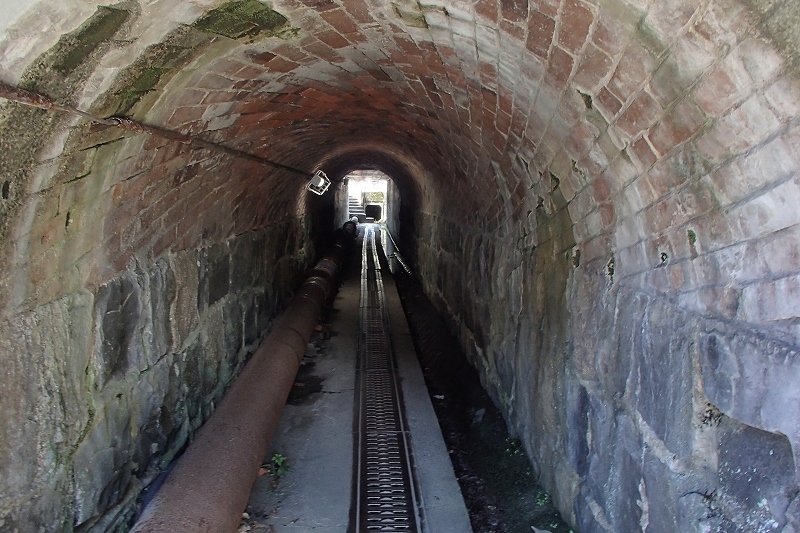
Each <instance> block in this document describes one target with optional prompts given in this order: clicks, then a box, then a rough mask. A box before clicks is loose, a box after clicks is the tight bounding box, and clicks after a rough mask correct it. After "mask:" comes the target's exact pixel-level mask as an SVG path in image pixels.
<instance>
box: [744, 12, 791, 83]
mask: <svg viewBox="0 0 800 533" xmlns="http://www.w3.org/2000/svg"><path fill="white" fill-rule="evenodd" d="M744 4H745V5H747V6H748V7H749V8H750V10H751V11H753V12H754V13H756V14H757V15H758V17H759V20H760V24H759V27H760V29H761V31H762V32H763V34H764V36H765V37H767V38H768V39H769V40H770V41H771V42H772V43H773V44H774V45H775V46H776V47H777V48H778V50H780V51H781V54H782V55H783V57H784V59H786V63H787V66H788V67H789V70H790V72H791V73H792V74H793V75H794V76H795V77H800V4H798V3H797V2H796V1H795V0H783V1H780V0H776V1H771V2H765V1H764V0H744Z"/></svg>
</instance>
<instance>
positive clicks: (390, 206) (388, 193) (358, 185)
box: [337, 170, 400, 235]
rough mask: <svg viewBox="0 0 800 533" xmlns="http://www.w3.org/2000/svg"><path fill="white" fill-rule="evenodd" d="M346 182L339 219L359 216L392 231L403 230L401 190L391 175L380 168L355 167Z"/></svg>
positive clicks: (395, 233)
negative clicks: (401, 224) (356, 168)
mask: <svg viewBox="0 0 800 533" xmlns="http://www.w3.org/2000/svg"><path fill="white" fill-rule="evenodd" d="M344 185H345V186H344V187H343V188H342V189H343V190H342V192H344V193H345V194H344V195H343V198H341V200H343V201H339V202H337V204H338V209H339V210H340V213H338V215H339V216H337V220H339V219H341V218H344V219H349V218H352V217H356V218H358V222H359V223H361V224H363V223H377V224H380V225H381V226H383V227H384V228H385V229H386V230H387V231H388V232H390V233H391V234H392V235H398V234H399V233H398V232H399V230H400V227H399V226H400V222H399V221H400V216H399V214H400V192H399V190H398V188H397V186H396V185H395V183H394V181H393V180H392V179H391V178H390V177H389V176H388V175H386V174H385V173H383V172H381V171H380V170H354V171H352V172H350V173H349V174H347V175H346V176H345V178H344Z"/></svg>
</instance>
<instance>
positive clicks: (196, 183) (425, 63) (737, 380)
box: [0, 0, 800, 533]
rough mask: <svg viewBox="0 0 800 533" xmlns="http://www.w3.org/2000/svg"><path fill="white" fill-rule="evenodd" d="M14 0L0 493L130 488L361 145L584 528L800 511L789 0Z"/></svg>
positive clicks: (418, 272) (160, 463) (747, 527)
mask: <svg viewBox="0 0 800 533" xmlns="http://www.w3.org/2000/svg"><path fill="white" fill-rule="evenodd" d="M0 13H2V16H1V17H0V81H2V82H3V84H4V87H5V89H4V93H3V94H4V99H3V100H0V143H1V145H2V152H0V245H1V246H2V252H0V287H2V290H0V309H2V311H1V312H2V317H1V318H0V331H2V334H1V335H0V357H2V373H0V383H1V385H2V386H1V387H0V411H2V415H0V465H1V467H2V471H3V476H2V488H1V490H0V494H1V495H0V529H2V530H8V531H17V530H18V531H62V530H63V531H72V530H76V531H90V530H98V531H99V530H106V529H114V528H117V527H124V526H123V524H126V523H128V522H129V521H130V519H131V516H132V515H133V513H135V509H136V508H137V505H138V499H139V498H140V497H141V495H142V492H143V490H144V489H145V488H146V487H147V486H148V485H149V484H150V483H151V482H152V481H153V479H155V477H156V475H157V474H158V473H159V472H160V471H162V470H163V469H164V468H165V467H166V466H167V465H168V464H170V463H171V462H172V461H173V459H174V458H175V457H177V456H179V455H180V454H181V453H182V451H183V450H184V449H185V447H186V445H187V443H188V442H189V441H191V439H192V437H193V436H194V435H195V434H196V432H197V430H198V429H199V428H200V427H201V425H202V424H203V422H204V421H206V420H207V419H208V417H209V416H210V415H211V413H212V412H213V411H214V409H215V407H216V406H217V405H218V403H219V402H220V399H221V398H222V396H223V393H224V391H225V390H226V389H227V388H228V387H229V385H230V384H231V383H232V382H233V380H234V378H235V377H236V376H237V375H238V374H239V373H240V371H241V369H242V368H243V366H244V364H245V362H246V361H247V360H248V359H249V358H250V356H251V355H252V353H253V352H254V351H255V349H256V347H257V346H258V345H259V343H260V341H261V340H262V339H263V338H264V336H265V334H266V332H267V331H269V328H270V327H271V325H272V324H273V321H274V319H275V318H276V317H277V316H278V315H279V313H280V311H281V310H282V309H283V308H284V306H285V305H286V304H287V303H288V302H289V301H290V300H291V297H292V294H293V292H294V291H295V290H296V289H297V287H298V286H299V283H300V281H301V279H302V275H303V272H304V271H305V270H306V269H308V268H309V267H311V266H312V265H313V264H314V262H315V260H316V259H317V257H318V256H319V255H320V254H321V253H322V252H323V249H324V243H325V242H327V241H328V240H329V239H330V238H331V235H332V233H333V229H334V228H335V227H339V226H340V225H341V224H342V222H344V220H345V219H346V218H347V209H346V202H347V199H346V194H344V192H343V190H344V189H343V187H344V183H345V182H344V178H345V176H347V175H348V174H349V173H350V172H351V171H354V170H377V171H381V172H383V173H385V174H386V175H387V176H389V177H390V178H391V179H392V180H393V183H394V188H393V189H392V196H393V197H394V200H393V205H394V206H395V209H396V211H395V212H394V213H393V217H394V218H392V219H391V220H392V221H391V224H390V228H389V230H390V231H391V232H392V234H393V236H394V238H395V239H396V240H397V242H398V244H399V246H400V247H401V249H402V250H403V252H404V257H405V258H406V260H407V261H408V262H409V264H410V265H411V267H412V270H413V272H414V274H415V276H416V277H417V278H418V280H419V282H420V283H421V284H422V287H423V289H424V291H425V293H426V295H427V296H428V298H430V300H431V301H432V302H433V304H434V305H435V307H436V308H437V309H438V310H439V311H440V312H441V313H442V314H443V315H444V316H445V317H446V320H447V322H448V324H449V327H450V329H451V331H452V332H453V334H454V335H455V336H456V337H457V338H458V340H459V344H460V347H461V349H463V350H464V352H465V353H466V354H467V357H468V359H469V361H470V362H471V364H472V365H473V366H474V367H475V368H476V369H477V371H478V373H479V374H480V377H481V381H482V383H483V385H484V387H485V388H486V390H487V392H488V393H489V395H490V396H491V398H492V399H493V401H494V402H495V404H496V405H497V406H498V407H499V408H500V410H501V411H502V413H503V416H504V418H505V422H506V424H507V426H508V427H509V429H510V430H511V431H512V432H513V433H514V434H515V435H518V436H519V438H520V440H521V442H522V446H523V449H524V452H525V454H526V455H527V457H528V458H529V459H530V461H531V464H532V465H533V468H534V470H535V471H536V473H537V474H538V476H539V478H540V480H541V483H542V485H543V486H544V487H545V488H546V489H547V490H548V491H549V492H550V493H551V495H552V497H553V501H554V503H555V505H556V506H557V507H558V509H559V511H560V512H561V513H562V515H563V516H564V518H565V520H566V521H567V522H568V523H569V524H570V526H572V527H574V529H575V530H576V531H582V532H595V531H598V532H600V531H602V532H606V531H615V532H629V531H647V532H651V533H653V532H674V531H682V532H683V531H698V532H699V531H726V532H727V531H737V532H738V531H742V532H745V531H747V532H749V531H759V532H762V531H764V532H766V531H782V532H786V533H788V532H793V531H797V530H798V529H800V509H799V508H798V506H799V505H800V503H798V499H797V496H798V492H799V491H800V488H799V486H798V472H800V468H798V460H800V409H799V407H800V362H798V361H797V350H798V344H799V343H800V320H799V319H798V316H799V315H800V227H798V222H800V208H798V205H800V184H799V183H798V164H799V163H800V129H799V128H798V116H800V81H799V80H798V74H799V73H800V70H798V65H800V9H798V7H797V4H796V3H795V2H793V1H791V0H774V1H769V2H756V1H753V0H697V1H692V0H530V1H525V0H501V1H491V0H426V1H422V2H417V1H412V0H396V1H394V2H390V1H388V0H272V1H270V2H261V1H259V0H234V1H231V2H222V1H219V0H182V1H180V2H167V1H161V0H153V1H144V0H141V1H136V0H124V1H122V2H118V3H106V2H97V1H76V0H67V1H63V0H59V1H55V0H25V1H21V2H19V1H18V2H11V1H9V0H2V1H1V2H0ZM17 89H18V90H17ZM21 90H24V91H28V92H27V93H25V94H27V95H28V96H30V95H40V98H39V100H36V99H35V98H34V100H35V101H34V103H36V102H38V104H39V106H38V107H35V106H31V105H27V104H26V103H24V102H23V101H22V100H25V98H16V99H15V97H14V95H17V96H19V95H20V94H22V93H21V92H20V91H21ZM15 91H16V92H15ZM30 103H31V102H30V98H29V101H28V104H30ZM77 111H81V112H83V113H84V114H80V113H77ZM110 117H118V118H119V119H124V120H108V119H109V118H110ZM318 169H321V170H323V171H324V172H325V173H326V174H327V176H328V177H329V178H330V180H331V182H332V185H331V188H330V190H329V191H328V192H326V193H325V194H323V195H321V196H317V195H314V194H310V193H309V192H307V191H306V189H305V186H306V183H307V182H308V180H309V179H310V177H311V176H312V174H313V173H314V172H315V171H316V170H318Z"/></svg>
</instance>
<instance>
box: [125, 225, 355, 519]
mask: <svg viewBox="0 0 800 533" xmlns="http://www.w3.org/2000/svg"><path fill="white" fill-rule="evenodd" d="M355 231H356V225H355V224H353V223H352V222H347V223H345V225H344V226H343V228H342V230H341V232H340V235H339V236H338V239H337V241H338V242H337V245H335V246H333V247H332V248H331V250H330V251H329V252H328V253H327V254H326V255H325V257H324V258H323V259H322V260H321V261H320V262H319V263H318V267H315V268H314V269H312V270H311V271H310V272H309V275H308V277H307V278H306V281H305V283H303V285H302V286H301V287H300V289H299V290H298V292H297V294H296V296H295V298H294V300H292V302H291V303H290V304H289V306H288V308H287V309H286V311H285V312H284V313H283V315H281V317H280V319H279V320H278V321H277V323H276V325H275V327H274V328H273V330H272V331H271V332H270V334H269V335H268V336H267V338H266V339H265V340H264V342H263V343H262V344H261V345H260V346H259V347H258V349H257V350H256V352H255V354H254V355H253V357H252V358H251V360H250V362H249V363H248V364H247V365H246V366H245V368H244V370H243V371H242V373H241V375H240V376H239V377H238V378H237V379H236V381H235V382H234V383H233V385H232V386H231V388H230V389H229V390H228V392H227V393H226V394H225V396H224V398H223V399H222V401H221V402H220V404H219V407H218V408H217V410H216V411H214V413H213V414H212V415H211V417H210V418H209V419H208V421H207V422H206V423H205V424H204V425H203V427H202V428H201V429H200V431H199V432H198V433H197V436H196V437H195V439H194V441H192V443H191V444H190V446H189V448H188V449H187V450H186V453H185V454H184V455H183V456H182V457H181V458H180V460H179V461H178V463H177V464H176V466H175V469H174V470H173V471H172V472H171V473H170V474H169V476H168V477H167V479H166V481H165V482H164V484H163V485H162V486H161V488H160V489H159V491H158V493H157V494H156V495H155V496H154V497H153V499H152V501H151V502H150V504H149V505H148V506H147V508H146V509H145V510H144V512H143V513H142V516H141V517H140V518H139V521H138V522H137V523H136V525H135V526H134V528H133V530H132V531H133V532H135V533H144V532H148V533H153V532H159V533H166V532H170V533H172V532H175V531H185V532H214V533H222V532H234V531H236V529H237V528H238V526H239V523H240V522H241V519H242V512H243V511H244V509H245V507H246V506H247V500H248V498H249V496H250V490H251V489H252V486H253V483H254V482H255V480H256V477H257V475H258V469H259V467H260V466H261V464H262V462H263V460H264V455H265V454H266V453H267V448H268V446H269V442H270V440H271V439H272V435H273V433H274V432H275V427H276V426H277V424H278V420H279V419H280V415H281V411H282V410H283V406H284V405H285V403H286V398H287V397H288V395H289V391H290V390H291V388H292V384H293V383H294V379H295V376H296V374H297V370H298V368H299V367H300V363H301V362H302V360H303V356H304V354H305V352H306V347H307V346H308V341H309V339H310V338H311V333H312V332H313V330H314V327H315V326H316V325H317V321H318V320H319V315H320V311H321V309H322V307H323V306H324V305H325V301H326V299H327V298H328V296H329V294H330V293H331V292H332V291H333V288H334V283H335V276H336V273H337V272H338V269H339V268H340V267H341V263H342V260H343V258H344V247H345V245H346V243H347V242H349V241H350V240H352V238H353V237H354V235H355ZM333 265H335V269H334V268H333Z"/></svg>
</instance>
